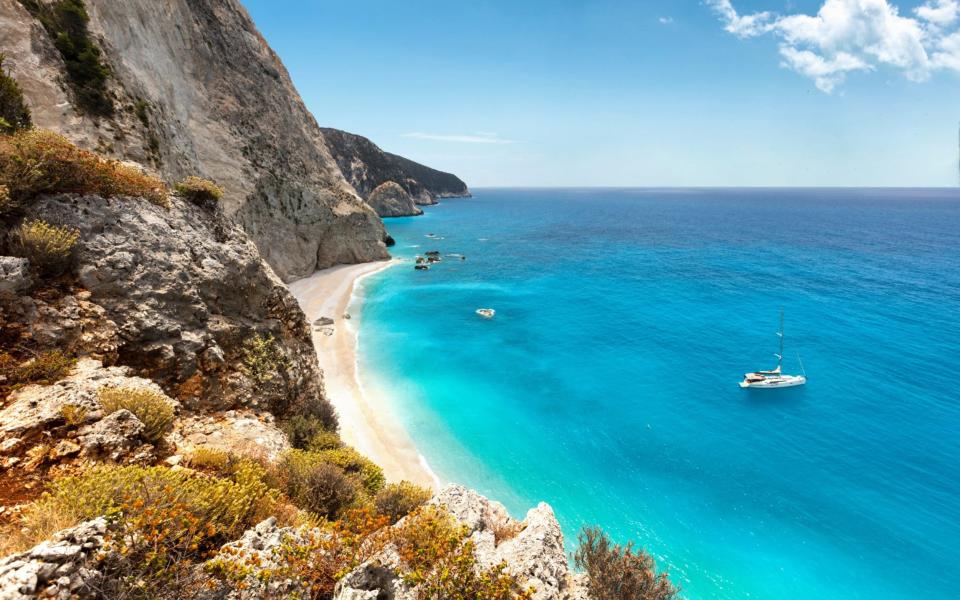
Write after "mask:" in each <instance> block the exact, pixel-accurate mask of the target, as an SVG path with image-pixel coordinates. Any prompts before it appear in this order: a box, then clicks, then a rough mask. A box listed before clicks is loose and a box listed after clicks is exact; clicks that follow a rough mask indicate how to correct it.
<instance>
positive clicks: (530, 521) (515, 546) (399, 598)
mask: <svg viewBox="0 0 960 600" xmlns="http://www.w3.org/2000/svg"><path fill="white" fill-rule="evenodd" d="M430 503H431V504H434V505H437V506H439V507H442V508H443V509H444V510H446V511H448V512H449V513H450V514H451V515H453V517H454V518H455V519H456V520H457V521H459V522H461V523H463V524H464V525H466V527H467V529H468V531H469V534H468V538H467V539H469V540H470V541H471V542H473V545H474V556H475V558H476V560H477V567H478V568H481V569H487V568H490V567H494V566H496V565H499V564H501V563H504V564H506V566H507V567H506V569H507V572H509V573H511V574H513V575H515V576H516V577H517V579H518V581H519V582H520V584H521V585H522V586H523V587H524V588H530V587H532V588H534V590H535V592H534V594H533V598H535V599H536V600H587V594H586V591H585V589H584V588H583V586H582V582H581V580H580V579H579V578H577V577H575V576H574V575H573V573H571V571H570V568H569V565H568V563H567V558H566V554H565V553H564V549H563V533H562V532H561V531H560V524H559V523H558V522H557V519H556V517H555V516H554V514H553V509H551V508H550V506H549V505H547V504H544V503H541V504H539V505H538V506H537V507H535V508H533V509H531V510H530V511H529V512H528V513H527V516H526V518H525V519H524V520H523V521H515V520H514V519H512V518H511V517H510V515H509V514H508V513H507V510H506V509H505V508H504V507H503V505H502V504H500V503H499V502H494V501H491V500H488V499H487V498H484V497H483V496H481V495H480V494H478V493H477V492H475V491H473V490H470V489H467V488H464V487H462V486H459V485H450V486H447V487H446V488H444V489H443V490H442V491H441V492H440V493H439V494H437V495H436V496H435V497H433V498H432V499H431V500H430ZM382 597H386V598H394V599H395V600H407V599H409V600H415V599H416V598H417V594H416V589H415V588H413V587H411V586H410V585H409V584H407V583H406V582H405V581H404V580H403V578H402V577H401V574H400V573H399V572H398V557H397V555H396V552H395V551H394V550H393V549H392V548H390V547H389V546H388V547H387V548H386V549H384V551H383V552H382V553H380V554H379V555H377V556H375V557H374V558H372V559H370V560H368V561H366V562H365V563H363V564H361V565H360V566H359V567H357V568H356V569H354V570H353V571H351V572H350V573H348V574H347V575H345V576H344V577H343V579H341V580H340V582H339V583H338V584H337V589H336V592H335V593H334V599H335V600H373V599H375V598H382Z"/></svg>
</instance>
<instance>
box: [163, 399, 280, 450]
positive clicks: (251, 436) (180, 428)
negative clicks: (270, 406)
mask: <svg viewBox="0 0 960 600" xmlns="http://www.w3.org/2000/svg"><path fill="white" fill-rule="evenodd" d="M169 439H170V441H171V442H172V443H174V444H176V446H177V450H178V451H179V452H183V453H184V454H189V453H190V452H191V451H192V450H194V449H196V448H199V447H204V448H212V449H214V450H221V451H223V452H228V453H234V454H241V455H252V456H257V457H263V458H266V459H267V460H271V461H273V460H277V459H278V458H279V457H280V455H281V454H282V453H283V452H284V451H285V450H289V449H290V443H289V442H288V441H287V438H286V436H285V435H284V434H283V432H282V431H280V429H279V428H277V425H276V420H275V418H274V416H273V415H272V414H271V413H267V412H255V411H251V410H231V411H227V412H225V413H218V414H213V415H189V416H186V417H184V418H182V419H178V420H177V422H176V424H175V425H174V430H173V433H172V434H171V435H170V438H169Z"/></svg>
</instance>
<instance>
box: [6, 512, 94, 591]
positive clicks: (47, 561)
mask: <svg viewBox="0 0 960 600" xmlns="http://www.w3.org/2000/svg"><path fill="white" fill-rule="evenodd" d="M106 532H107V521H106V519H104V518H102V517H101V518H99V519H94V520H92V521H87V522H85V523H81V524H79V525H77V526H76V527H72V528H70V529H65V530H63V531H61V532H59V533H57V534H56V535H54V536H53V538H52V539H51V540H48V541H46V542H41V543H40V544H38V545H37V546H35V547H33V548H31V549H30V550H27V551H26V552H22V553H20V554H14V555H12V556H8V557H6V558H4V559H2V560H0V599H2V600H32V599H34V598H57V599H60V598H63V599H64V600H66V599H68V598H76V597H78V595H82V596H83V597H89V596H92V594H90V593H89V591H88V590H87V589H86V588H87V584H88V583H90V582H92V581H93V580H95V579H96V578H97V577H99V576H100V574H99V573H98V572H97V571H96V570H94V569H91V568H90V564H91V563H92V562H93V561H92V560H91V559H92V558H93V557H94V556H95V555H96V553H97V552H98V551H99V550H100V548H101V547H102V546H103V540H104V535H105V534H106Z"/></svg>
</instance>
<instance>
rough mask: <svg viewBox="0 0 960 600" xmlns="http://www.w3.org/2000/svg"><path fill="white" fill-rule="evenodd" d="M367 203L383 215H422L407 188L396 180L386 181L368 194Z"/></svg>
mask: <svg viewBox="0 0 960 600" xmlns="http://www.w3.org/2000/svg"><path fill="white" fill-rule="evenodd" d="M367 204H369V205H370V206H371V207H372V208H373V210H375V211H377V214H378V215H380V216H381V217H409V216H416V215H422V214H423V211H422V210H421V209H420V208H419V207H418V206H417V205H416V203H415V202H414V201H413V198H411V197H410V194H409V193H407V190H405V189H403V187H402V186H401V185H400V184H399V183H397V182H395V181H384V182H383V183H381V184H380V185H378V186H377V187H375V188H374V189H373V191H372V192H370V195H369V196H367Z"/></svg>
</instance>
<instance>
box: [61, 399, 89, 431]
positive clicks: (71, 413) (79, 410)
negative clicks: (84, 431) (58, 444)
mask: <svg viewBox="0 0 960 600" xmlns="http://www.w3.org/2000/svg"><path fill="white" fill-rule="evenodd" d="M60 416H61V417H63V420H64V421H66V423H67V425H69V426H70V427H79V426H80V425H83V424H84V423H86V421H87V409H86V408H85V407H83V406H79V405H77V404H64V405H63V406H62V407H60Z"/></svg>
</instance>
